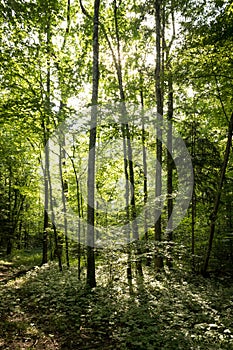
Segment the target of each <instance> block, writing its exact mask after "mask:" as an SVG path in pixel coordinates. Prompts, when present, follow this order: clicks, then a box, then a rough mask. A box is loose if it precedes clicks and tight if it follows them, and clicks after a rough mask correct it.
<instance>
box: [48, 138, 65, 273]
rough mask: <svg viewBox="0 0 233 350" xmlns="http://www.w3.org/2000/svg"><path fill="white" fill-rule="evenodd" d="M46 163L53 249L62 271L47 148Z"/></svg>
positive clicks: (60, 248)
mask: <svg viewBox="0 0 233 350" xmlns="http://www.w3.org/2000/svg"><path fill="white" fill-rule="evenodd" d="M47 147H49V143H48V144H47ZM47 165H48V168H47V175H48V184H49V198H50V211H51V219H52V228H53V233H54V242H55V251H56V255H57V258H58V266H59V270H60V271H62V247H61V245H60V244H59V241H58V234H57V228H56V225H55V214H54V208H53V188H52V181H51V176H50V161H49V150H48V164H47Z"/></svg>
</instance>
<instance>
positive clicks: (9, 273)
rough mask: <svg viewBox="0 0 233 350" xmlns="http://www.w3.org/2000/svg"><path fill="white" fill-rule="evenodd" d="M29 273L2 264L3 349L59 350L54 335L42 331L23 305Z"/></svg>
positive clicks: (0, 346) (0, 311)
mask: <svg viewBox="0 0 233 350" xmlns="http://www.w3.org/2000/svg"><path fill="white" fill-rule="evenodd" d="M27 271H28V270H23V271H20V270H19V269H17V268H15V267H14V266H13V264H12V263H11V262H5V261H3V260H1V261H0V350H21V349H22V350H23V349H37V350H42V349H48V350H55V349H56V350H57V349H60V347H59V345H58V343H57V341H56V339H55V336H54V335H53V334H49V335H47V334H45V333H44V332H43V331H42V330H41V329H39V328H38V327H37V326H36V324H35V323H34V322H33V317H32V315H30V314H29V313H28V312H27V310H25V307H24V308H23V307H22V305H21V300H20V298H19V290H20V285H21V284H22V283H23V277H22V276H23V275H25V274H26V272H27ZM20 276H21V277H20Z"/></svg>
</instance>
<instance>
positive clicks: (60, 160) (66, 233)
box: [59, 135, 70, 268]
mask: <svg viewBox="0 0 233 350" xmlns="http://www.w3.org/2000/svg"><path fill="white" fill-rule="evenodd" d="M64 137H65V136H64V135H62V138H63V139H62V146H61V145H60V146H59V151H60V152H59V173H60V180H61V187H62V193H61V196H62V207H63V208H62V211H63V222H64V232H65V251H66V265H67V267H68V268H69V267H70V258H69V240H68V228H67V210H66V196H65V192H66V191H67V186H66V185H65V181H64V176H63V169H62V166H63V165H64V164H63V162H62V159H63V158H64V154H63V153H64V152H62V147H64V144H65V141H64Z"/></svg>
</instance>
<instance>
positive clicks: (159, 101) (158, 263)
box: [155, 0, 163, 270]
mask: <svg viewBox="0 0 233 350" xmlns="http://www.w3.org/2000/svg"><path fill="white" fill-rule="evenodd" d="M155 20H156V70H155V81H156V85H155V92H156V105H157V116H156V118H157V128H156V133H157V137H156V180H155V181H156V184H155V197H156V200H157V203H156V208H155V217H156V218H158V219H157V221H156V223H155V241H156V242H157V243H158V242H161V238H162V237H161V236H162V228H161V195H162V125H163V98H162V78H161V39H162V38H161V1H160V0H155ZM162 267H163V259H162V257H160V256H156V257H155V268H156V269H157V270H160V269H161V268H162Z"/></svg>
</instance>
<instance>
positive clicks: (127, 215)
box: [121, 125, 132, 286]
mask: <svg viewBox="0 0 233 350" xmlns="http://www.w3.org/2000/svg"><path fill="white" fill-rule="evenodd" d="M121 129H122V135H123V155H124V173H125V206H126V223H127V224H128V223H129V222H130V212H129V174H128V160H127V147H126V140H125V131H124V126H123V125H122V126H121ZM126 234H127V280H128V284H129V286H131V285H132V265H131V245H130V230H129V229H128V228H127V232H126Z"/></svg>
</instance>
